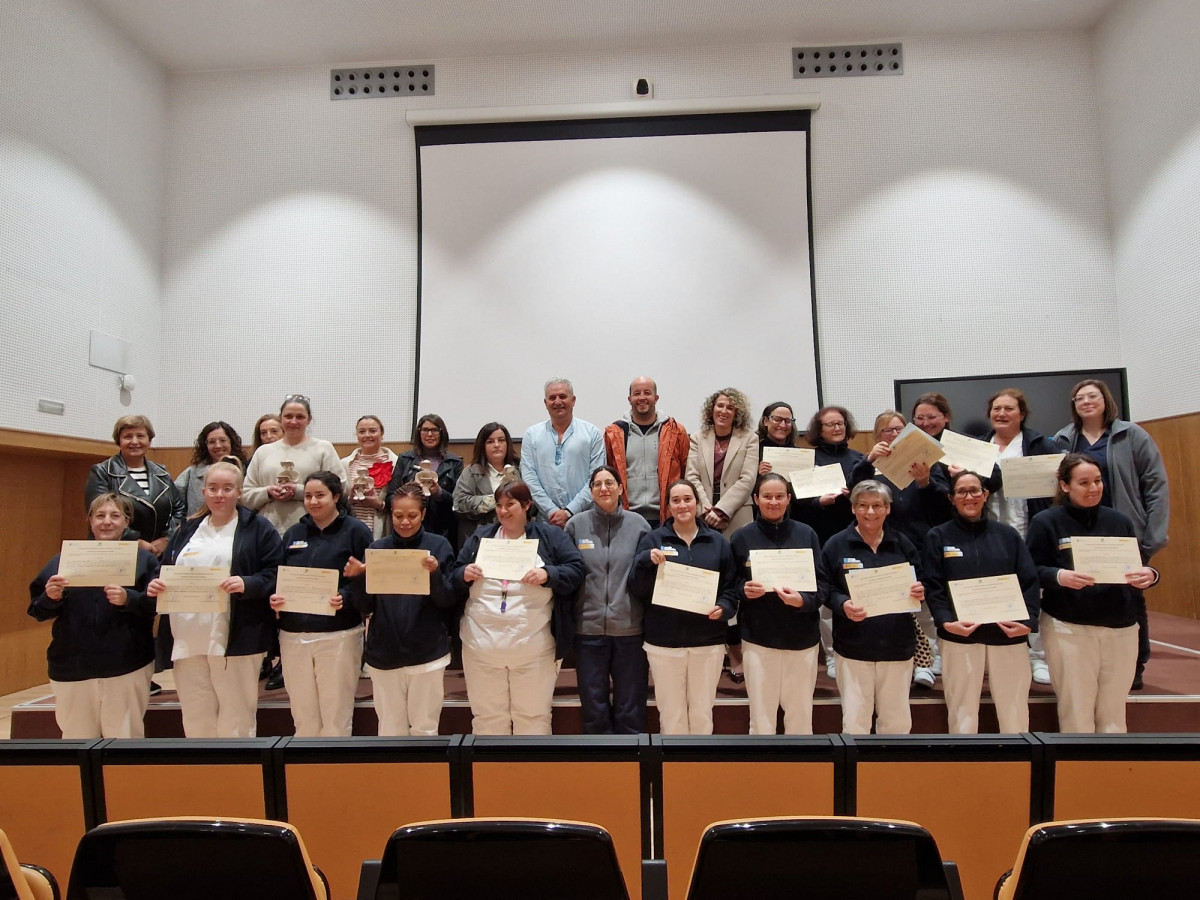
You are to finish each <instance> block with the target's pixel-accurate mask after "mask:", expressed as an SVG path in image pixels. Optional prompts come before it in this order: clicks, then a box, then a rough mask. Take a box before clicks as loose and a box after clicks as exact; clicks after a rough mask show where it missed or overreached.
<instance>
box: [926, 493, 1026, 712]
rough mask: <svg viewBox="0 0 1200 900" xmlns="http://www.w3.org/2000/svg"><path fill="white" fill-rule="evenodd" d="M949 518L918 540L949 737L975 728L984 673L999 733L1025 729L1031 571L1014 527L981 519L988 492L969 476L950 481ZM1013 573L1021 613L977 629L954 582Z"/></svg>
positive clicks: (1022, 544)
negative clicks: (959, 602) (959, 606)
mask: <svg viewBox="0 0 1200 900" xmlns="http://www.w3.org/2000/svg"><path fill="white" fill-rule="evenodd" d="M950 502H951V503H952V504H953V506H954V513H953V515H952V516H951V518H950V521H948V522H944V523H943V524H941V525H937V526H935V527H934V528H932V529H930V531H929V534H928V535H927V536H926V538H925V552H924V559H925V586H926V590H927V592H928V603H929V611H930V613H931V614H932V615H933V621H934V622H936V623H937V627H938V638H939V639H940V641H941V648H942V684H943V685H944V687H945V690H946V711H947V714H948V716H949V720H950V733H951V734H976V733H977V732H978V731H979V698H980V695H981V693H982V691H983V676H984V674H985V673H986V674H987V678H988V688H989V690H990V691H991V695H992V702H993V703H994V704H995V706H996V718H997V719H998V720H999V722H1000V731H1001V733H1003V734H1019V733H1021V732H1024V731H1028V730H1029V685H1030V683H1031V681H1032V674H1033V673H1032V671H1031V669H1030V665H1029V650H1028V647H1027V645H1026V643H1025V639H1026V637H1027V636H1028V635H1029V633H1030V632H1031V631H1032V630H1033V628H1034V627H1035V626H1036V623H1037V616H1038V573H1037V568H1036V567H1035V566H1034V564H1033V560H1032V559H1031V558H1030V556H1029V551H1028V550H1027V549H1026V548H1025V542H1024V541H1023V540H1022V539H1021V535H1019V534H1018V533H1017V531H1016V529H1015V528H1013V527H1012V526H1010V525H1005V524H1004V523H1002V522H994V521H991V520H990V519H989V518H988V511H987V502H988V490H987V488H985V487H984V484H983V480H982V479H981V478H980V477H979V476H978V475H977V474H976V473H974V472H959V473H957V474H956V475H955V476H954V477H953V479H952V480H951V483H950ZM997 575H1015V576H1016V577H1017V582H1018V584H1019V586H1020V590H1021V596H1022V599H1023V601H1024V613H1025V615H1024V616H1023V617H1022V618H1020V619H1013V620H1012V621H1004V622H997V623H994V624H982V623H979V622H975V621H972V620H971V618H970V616H969V615H967V616H960V615H959V614H958V612H957V611H956V610H955V605H954V596H953V593H954V582H956V581H965V580H969V579H975V578H990V577H994V576H997Z"/></svg>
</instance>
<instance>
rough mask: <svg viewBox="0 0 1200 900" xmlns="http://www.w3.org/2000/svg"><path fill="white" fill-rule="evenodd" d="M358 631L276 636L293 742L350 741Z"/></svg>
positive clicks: (359, 665)
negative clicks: (302, 739) (289, 704)
mask: <svg viewBox="0 0 1200 900" xmlns="http://www.w3.org/2000/svg"><path fill="white" fill-rule="evenodd" d="M362 648H363V630H362V626H361V625H359V626H357V627H355V628H348V629H346V630H345V631H333V632H292V631H281V632H279V659H280V661H281V662H282V663H283V681H284V684H285V685H286V687H287V692H288V699H290V700H291V702H292V722H293V723H295V726H296V737H349V736H350V735H351V734H352V733H353V731H354V692H355V691H356V690H357V689H358V679H359V676H360V675H361V673H362Z"/></svg>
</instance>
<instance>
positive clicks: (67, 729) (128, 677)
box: [50, 663, 154, 738]
mask: <svg viewBox="0 0 1200 900" xmlns="http://www.w3.org/2000/svg"><path fill="white" fill-rule="evenodd" d="M153 674H154V663H147V664H146V665H145V666H143V667H142V668H140V669H138V670H137V671H136V672H127V673H126V674H124V675H114V676H112V677H111V678H89V679H87V680H86V681H51V682H50V687H51V689H53V691H54V721H56V722H57V723H58V727H59V729H60V730H61V731H62V736H63V737H64V738H100V737H104V738H140V737H145V735H146V730H145V724H144V722H143V719H144V718H145V715H146V707H147V706H148V705H149V703H150V676H151V675H153Z"/></svg>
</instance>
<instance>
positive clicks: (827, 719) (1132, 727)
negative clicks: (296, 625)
mask: <svg viewBox="0 0 1200 900" xmlns="http://www.w3.org/2000/svg"><path fill="white" fill-rule="evenodd" d="M1150 633H1151V635H1152V636H1153V652H1152V658H1151V660H1150V664H1149V666H1148V667H1147V668H1146V674H1145V688H1144V689H1143V690H1141V691H1138V692H1135V693H1131V694H1130V695H1129V702H1128V712H1127V721H1128V726H1129V731H1130V732H1134V733H1163V732H1190V733H1200V622H1198V621H1196V620H1193V619H1184V618H1180V617H1177V616H1168V615H1164V614H1161V613H1151V615H1150ZM162 680H163V681H166V682H167V683H168V684H169V683H170V679H169V677H168V678H164V679H162ZM653 697H654V695H653V687H652V688H651V694H650V704H649V708H648V715H647V726H646V727H647V730H648V731H649V732H651V733H654V732H657V730H658V714H657V710H656V709H655V707H654V699H653ZM910 698H911V700H910V702H911V704H912V720H913V727H912V732H913V734H944V733H945V732H946V704H945V698H944V696H943V693H942V689H941V679H938V682H937V684H936V685H935V686H934V687H933V688H932V689H928V690H927V689H923V688H916V687H914V688H913V689H912V691H911V694H910ZM841 719H842V716H841V704H840V702H839V699H838V693H837V686H836V685H835V684H834V682H833V681H832V680H831V679H829V678H828V677H827V676H826V675H825V671H824V668H822V669H821V670H820V674H819V676H818V678H817V687H816V692H815V697H814V706H813V730H814V731H815V732H816V733H817V734H836V733H838V732H840V731H841ZM713 723H714V731H715V733H717V734H746V732H747V730H748V723H749V708H748V702H747V700H746V691H745V687H744V685H737V684H734V683H733V682H732V681H731V680H730V679H729V678H728V676H723V677H722V679H721V683H720V685H719V686H718V688H717V700H716V706H715V709H714V711H713ZM996 727H997V726H996V715H995V711H994V708H993V707H992V705H991V702H990V698H989V696H988V694H987V690H986V685H985V690H984V701H983V707H982V709H981V712H980V729H981V731H984V732H994V731H995V730H996ZM1029 727H1030V731H1035V732H1053V731H1057V730H1058V716H1057V713H1056V709H1055V700H1054V691H1053V690H1052V689H1051V688H1050V687H1049V686H1042V685H1037V684H1035V685H1034V686H1033V689H1032V691H1031V692H1030V698H1029ZM377 728H378V723H377V720H376V718H375V709H374V707H373V706H372V691H371V681H370V679H367V678H364V679H362V680H361V681H360V682H359V686H358V692H357V697H356V708H355V712H354V733H355V734H356V735H373V734H376V732H377ZM581 730H582V728H581V720H580V710H579V695H578V692H577V689H576V683H575V672H574V670H573V669H571V668H567V667H564V669H563V671H562V672H561V674H560V675H559V679H558V684H557V686H556V688H555V694H554V733H555V734H579V733H580V732H581ZM781 730H782V723H781ZM440 731H441V733H442V734H470V732H471V710H470V706H469V705H468V703H467V692H466V685H465V683H464V681H463V676H462V672H461V671H459V670H455V669H450V670H447V673H446V701H445V705H444V707H443V710H442V718H441V723H440ZM292 733H293V729H292V719H291V713H290V711H289V709H288V698H287V691H286V690H281V691H266V690H261V688H260V692H259V704H258V734H259V736H260V737H277V736H287V735H290V734H292ZM11 736H12V737H14V738H55V737H59V736H60V732H59V730H58V726H57V724H56V723H55V721H54V697H53V695H50V694H47V695H46V696H45V697H41V698H38V699H35V700H31V701H28V702H26V703H22V704H20V705H18V706H15V707H13V711H12V731H11ZM146 737H183V725H182V719H181V717H180V712H179V701H178V698H177V696H176V694H175V692H174V691H173V690H164V691H163V692H162V693H161V694H159V695H158V696H157V697H151V698H150V708H149V709H148V710H147V712H146Z"/></svg>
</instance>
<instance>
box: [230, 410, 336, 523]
mask: <svg viewBox="0 0 1200 900" xmlns="http://www.w3.org/2000/svg"><path fill="white" fill-rule="evenodd" d="M279 420H280V421H281V422H282V423H283V437H282V438H280V439H279V440H277V441H276V442H275V443H273V444H264V445H263V446H262V447H260V448H259V449H258V451H257V452H256V453H255V454H254V456H253V458H252V459H251V460H250V466H249V467H248V468H247V469H246V486H245V491H244V493H243V495H242V501H243V502H244V503H245V504H246V506H248V507H250V508H251V509H254V510H258V512H260V513H262V515H263V516H265V517H266V519H267V521H268V522H270V523H271V524H272V525H273V526H274V527H275V530H276V531H278V532H279V534H280V535H282V534H283V533H284V532H285V531H287V530H288V529H289V528H291V527H292V526H293V525H295V524H296V523H297V522H299V521H300V518H301V516H303V515H304V482H305V481H306V480H307V479H308V476H309V475H311V474H312V473H313V472H320V471H322V470H324V471H329V472H334V473H336V474H337V476H338V478H340V479H341V480H342V485H343V487H344V486H345V484H346V467H345V466H344V465H342V461H341V459H340V458H339V457H338V455H337V450H335V449H334V448H333V444H331V443H329V441H323V440H320V439H318V438H314V437H309V434H308V426H309V425H310V424H312V420H313V417H312V406H311V405H310V404H309V400H308V398H307V397H305V396H304V395H303V394H288V395H287V396H286V397H284V398H283V405H282V406H280V407H279Z"/></svg>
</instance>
